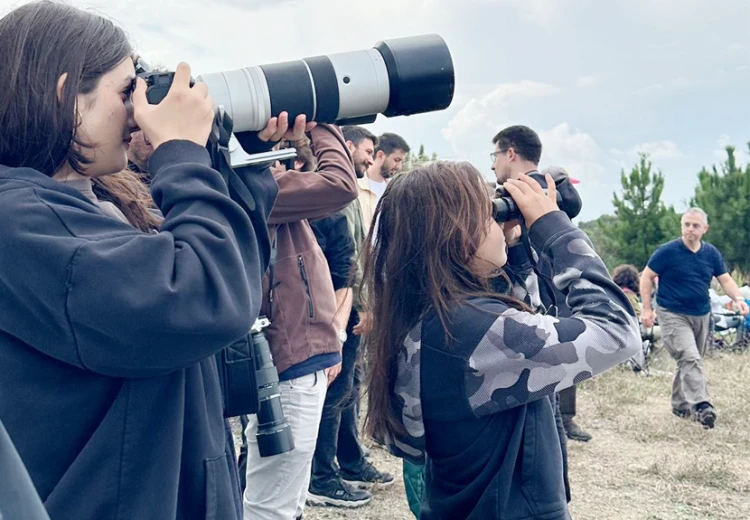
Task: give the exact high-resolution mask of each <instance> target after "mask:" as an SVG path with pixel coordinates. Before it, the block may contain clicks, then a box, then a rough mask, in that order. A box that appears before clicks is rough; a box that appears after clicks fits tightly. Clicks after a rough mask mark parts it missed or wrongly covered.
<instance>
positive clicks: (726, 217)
mask: <svg viewBox="0 0 750 520" xmlns="http://www.w3.org/2000/svg"><path fill="white" fill-rule="evenodd" d="M748 150H750V143H748ZM726 152H727V159H726V161H724V162H723V163H722V164H721V165H720V167H719V168H717V167H716V165H714V166H712V167H711V170H708V169H706V168H703V169H702V170H701V171H700V173H699V174H698V185H697V186H696V189H695V196H694V197H693V199H692V200H691V201H690V204H691V205H692V206H698V207H700V208H702V209H703V210H704V211H705V212H706V213H707V214H708V224H709V231H708V234H707V235H706V239H707V240H708V241H709V242H711V243H712V244H714V245H715V246H716V247H718V248H719V250H720V251H721V253H722V255H723V256H724V260H725V262H726V263H727V267H728V268H729V270H730V271H733V270H735V269H736V270H738V271H740V272H741V273H743V274H748V273H750V164H749V165H747V166H746V167H745V168H744V169H742V168H741V167H740V166H738V165H737V159H736V157H735V148H734V147H733V146H727V147H726Z"/></svg>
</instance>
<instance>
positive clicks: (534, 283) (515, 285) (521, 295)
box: [503, 244, 545, 312]
mask: <svg viewBox="0 0 750 520" xmlns="http://www.w3.org/2000/svg"><path fill="white" fill-rule="evenodd" d="M503 270H504V271H505V273H506V274H507V275H508V278H510V283H511V288H510V292H511V294H512V295H513V296H514V297H515V298H518V299H519V300H521V301H522V302H524V303H525V304H526V305H528V306H529V307H531V308H532V309H534V311H535V312H544V310H545V309H544V307H543V306H542V298H541V293H540V291H539V280H538V278H537V275H536V273H535V272H534V265H533V264H532V263H531V259H530V258H529V255H528V253H527V252H526V249H525V248H524V246H523V244H516V245H514V246H513V247H509V248H508V263H507V264H506V265H505V267H504V268H503Z"/></svg>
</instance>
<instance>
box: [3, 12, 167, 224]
mask: <svg viewBox="0 0 750 520" xmlns="http://www.w3.org/2000/svg"><path fill="white" fill-rule="evenodd" d="M132 55H133V52H132V50H131V46H130V43H129V42H128V39H127V36H126V35H125V33H124V32H123V30H122V29H120V28H119V27H117V26H116V25H115V24H114V23H112V22H111V21H110V20H107V19H106V18H103V17H101V16H98V15H96V14H92V13H87V12H85V11H82V10H80V9H76V8H75V7H71V6H68V5H65V4H61V3H56V2H50V1H41V2H34V3H30V4H26V5H24V6H21V7H19V8H17V9H15V10H13V11H11V12H10V13H9V14H7V15H6V16H4V17H3V18H2V19H0V71H2V73H0V92H1V93H2V95H0V164H2V165H4V166H10V167H27V168H33V169H34V170H37V171H39V172H41V173H43V174H45V175H48V176H50V177H52V176H53V175H54V174H55V173H56V172H57V171H58V170H59V169H60V168H61V167H62V166H64V165H65V164H66V163H67V164H69V165H70V167H71V168H72V169H73V170H74V171H76V172H78V173H81V174H84V175H85V170H84V166H85V165H86V164H88V163H89V162H90V161H88V160H87V159H86V158H85V157H84V156H83V154H82V153H81V152H80V150H77V149H76V146H78V147H81V148H90V147H91V145H89V144H88V143H85V142H83V141H82V140H81V139H80V138H79V137H77V136H76V129H77V128H78V125H79V124H80V121H79V120H78V117H77V110H76V96H77V95H78V94H88V93H90V92H92V91H93V90H94V89H96V87H97V86H98V84H99V80H100V79H101V77H102V76H103V75H104V74H106V73H107V72H109V71H111V70H112V69H114V68H115V67H116V66H117V65H119V64H120V63H122V61H123V60H125V59H127V58H128V57H130V56H132ZM65 73H67V75H68V76H67V78H66V80H65V85H64V87H63V90H62V96H61V98H60V99H59V100H58V97H57V82H58V79H59V78H60V76H62V75H63V74H65ZM92 180H93V189H94V193H96V195H97V197H99V198H100V199H103V200H107V201H110V202H112V203H113V204H114V205H115V206H117V207H118V208H119V209H120V211H122V212H123V214H124V215H125V217H126V218H127V219H128V221H129V222H130V223H131V224H132V225H133V226H134V227H136V228H138V229H140V230H141V231H151V230H154V229H158V227H159V225H160V220H159V219H158V218H156V217H155V216H154V215H152V214H151V213H150V212H149V207H150V206H152V205H153V201H152V199H151V194H150V192H149V191H148V188H146V186H145V184H144V183H143V179H141V178H140V177H138V176H137V175H135V174H134V173H132V172H129V171H124V172H121V173H117V174H114V175H107V176H103V177H100V178H95V179H92Z"/></svg>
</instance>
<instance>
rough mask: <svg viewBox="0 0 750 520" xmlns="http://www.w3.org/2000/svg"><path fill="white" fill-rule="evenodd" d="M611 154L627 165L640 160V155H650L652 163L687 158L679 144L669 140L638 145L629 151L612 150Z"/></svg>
mask: <svg viewBox="0 0 750 520" xmlns="http://www.w3.org/2000/svg"><path fill="white" fill-rule="evenodd" d="M610 152H611V153H612V155H613V156H614V157H616V158H618V159H620V160H621V161H622V162H627V163H632V162H633V161H636V160H637V159H638V155H639V154H641V153H646V154H648V156H649V159H650V160H652V161H659V160H662V161H663V160H667V161H668V160H674V159H682V158H683V157H685V154H684V153H682V151H681V150H680V148H679V146H677V143H675V142H674V141H669V140H661V141H650V142H647V143H641V144H638V145H636V146H634V147H633V148H631V149H630V150H628V151H622V150H617V149H612V150H610Z"/></svg>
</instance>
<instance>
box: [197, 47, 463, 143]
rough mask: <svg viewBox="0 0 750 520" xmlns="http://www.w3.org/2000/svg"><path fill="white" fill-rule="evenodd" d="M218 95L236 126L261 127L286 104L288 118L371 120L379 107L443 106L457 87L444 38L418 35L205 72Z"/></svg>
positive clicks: (397, 111)
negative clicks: (363, 47)
mask: <svg viewBox="0 0 750 520" xmlns="http://www.w3.org/2000/svg"><path fill="white" fill-rule="evenodd" d="M196 80H197V81H202V82H204V83H206V84H207V85H208V90H209V93H210V94H211V97H212V98H213V100H214V103H215V104H216V105H217V106H218V105H223V107H224V110H225V111H226V113H227V114H228V115H229V116H230V117H231V118H232V121H233V123H234V131H235V132H245V131H257V130H261V129H262V128H264V127H265V125H266V122H267V121H268V120H269V119H270V118H271V117H272V116H274V115H278V114H280V113H281V112H283V111H286V112H288V113H289V119H290V121H293V120H294V118H296V117H297V116H298V115H299V114H305V115H306V116H307V120H308V121H317V122H320V123H337V124H365V123H372V122H373V121H375V119H376V118H377V115H378V114H383V115H385V116H386V117H394V116H404V115H412V114H420V113H425V112H433V111H437V110H443V109H445V108H447V107H448V106H450V104H451V101H452V100H453V94H454V90H455V74H454V69H453V60H452V58H451V55H450V51H449V50H448V47H447V45H446V44H445V41H443V39H442V38H441V37H440V36H438V35H436V34H430V35H423V36H413V37H408V38H397V39H393V40H385V41H382V42H379V43H377V44H376V45H375V47H374V48H372V49H368V50H361V51H352V52H344V53H339V54H331V55H327V56H316V57H312V58H305V59H303V60H296V61H290V62H285V63H275V64H270V65H260V66H254V67H246V68H243V69H239V70H233V71H227V72H217V73H211V74H203V75H202V76H199V77H198V78H196Z"/></svg>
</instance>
